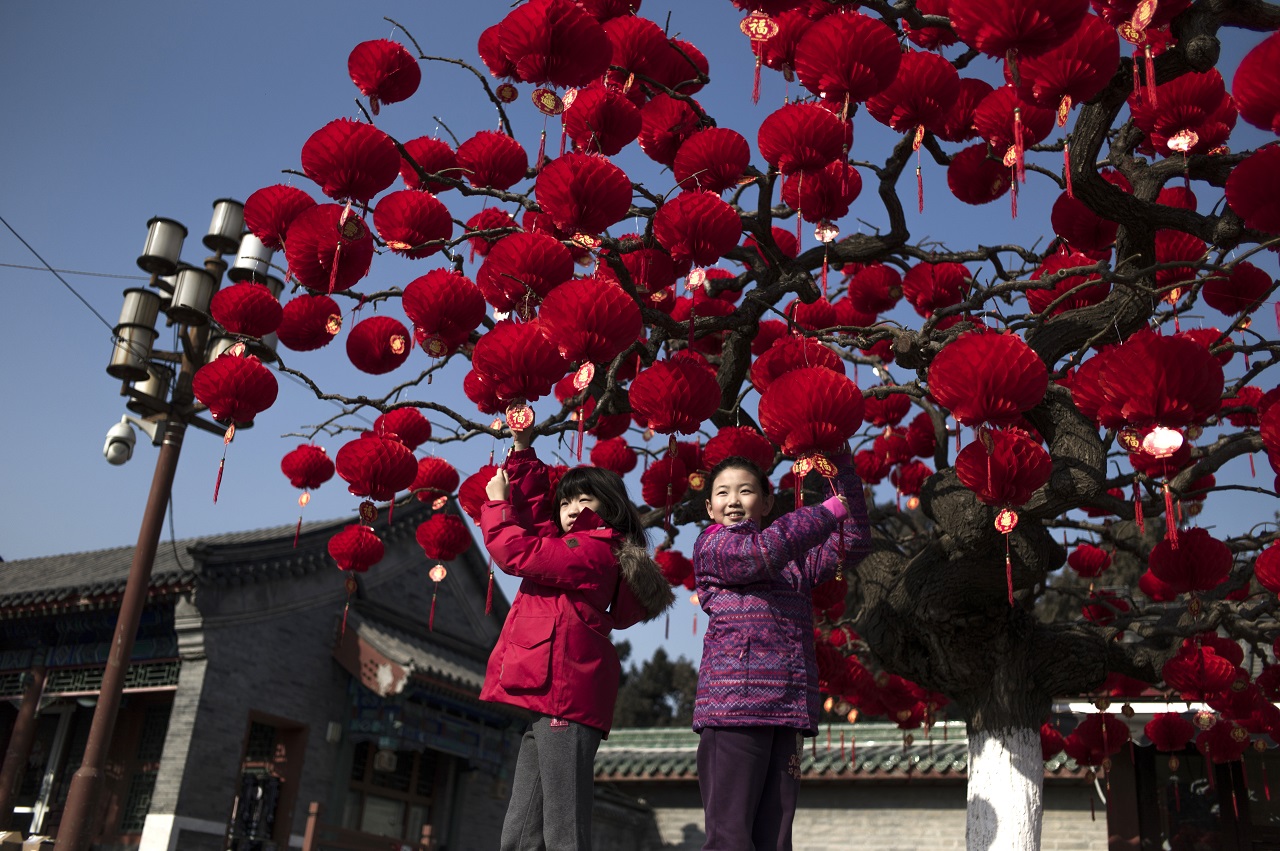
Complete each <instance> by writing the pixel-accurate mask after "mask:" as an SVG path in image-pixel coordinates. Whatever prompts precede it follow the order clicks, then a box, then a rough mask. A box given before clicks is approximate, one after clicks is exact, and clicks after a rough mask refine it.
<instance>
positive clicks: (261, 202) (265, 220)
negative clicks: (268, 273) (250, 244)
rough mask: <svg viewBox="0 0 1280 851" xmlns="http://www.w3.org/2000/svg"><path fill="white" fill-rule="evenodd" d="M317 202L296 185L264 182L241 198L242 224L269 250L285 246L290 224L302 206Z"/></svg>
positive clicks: (304, 207)
mask: <svg viewBox="0 0 1280 851" xmlns="http://www.w3.org/2000/svg"><path fill="white" fill-rule="evenodd" d="M315 205H316V202H315V199H314V198H312V197H311V196H310V195H308V194H307V193H306V192H303V191H302V190H301V189H299V188H298V187H296V186H285V185H283V184H279V183H277V184H276V185H275V186H265V187H263V188H262V189H259V190H257V191H256V192H254V193H253V194H252V195H250V196H249V198H248V199H247V200H246V201H245V202H244V226H245V227H246V228H248V229H249V231H250V232H251V233H252V234H253V235H254V236H256V237H257V238H258V239H259V240H261V241H262V244H263V245H264V246H266V247H267V248H269V249H271V250H272V251H279V250H280V249H281V248H283V247H284V242H283V241H284V235H285V232H286V231H288V230H289V225H290V224H292V222H293V220H294V219H295V218H296V217H297V215H298V214H299V213H301V212H302V211H303V210H307V209H310V208H311V207H314V206H315Z"/></svg>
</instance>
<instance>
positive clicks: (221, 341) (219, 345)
mask: <svg viewBox="0 0 1280 851" xmlns="http://www.w3.org/2000/svg"><path fill="white" fill-rule="evenodd" d="M237 342H238V341H237V340H236V338H235V337H229V336H227V335H226V334H210V335H209V343H208V345H207V346H205V350H204V362H205V363H212V362H213V361H215V360H217V359H218V358H219V357H221V356H222V355H223V354H225V353H226V351H227V349H229V348H231V347H232V346H234V345H235V344H236V343H237Z"/></svg>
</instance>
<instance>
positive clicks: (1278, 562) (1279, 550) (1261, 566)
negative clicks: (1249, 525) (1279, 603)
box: [1253, 544, 1280, 594]
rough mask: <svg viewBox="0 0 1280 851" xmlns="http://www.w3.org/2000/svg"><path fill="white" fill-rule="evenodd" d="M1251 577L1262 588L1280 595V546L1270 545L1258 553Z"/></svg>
mask: <svg viewBox="0 0 1280 851" xmlns="http://www.w3.org/2000/svg"><path fill="white" fill-rule="evenodd" d="M1253 575H1254V576H1255V577H1257V579H1258V584H1259V585H1261V586H1262V587H1263V588H1266V589H1267V590H1268V591H1270V592H1271V593H1272V594H1280V544H1272V545H1271V546H1269V547H1267V548H1266V549H1264V550H1263V551H1262V552H1260V553H1258V557H1257V558H1256V559H1254V561H1253Z"/></svg>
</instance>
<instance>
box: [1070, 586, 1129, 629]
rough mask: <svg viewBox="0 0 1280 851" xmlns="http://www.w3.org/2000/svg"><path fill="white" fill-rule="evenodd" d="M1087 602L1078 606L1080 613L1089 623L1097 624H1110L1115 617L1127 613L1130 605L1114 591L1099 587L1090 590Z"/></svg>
mask: <svg viewBox="0 0 1280 851" xmlns="http://www.w3.org/2000/svg"><path fill="white" fill-rule="evenodd" d="M1088 600H1089V602H1087V603H1085V604H1084V605H1083V606H1081V607H1080V615H1081V617H1083V618H1084V619H1085V620H1087V621H1088V622H1089V623H1092V624H1097V625H1098V626H1103V627H1106V626H1111V625H1112V624H1113V623H1115V622H1116V618H1117V617H1119V616H1120V615H1122V614H1125V613H1127V612H1128V611H1129V610H1130V609H1131V608H1132V607H1131V606H1130V605H1129V601H1128V600H1126V599H1124V598H1123V597H1121V596H1120V595H1119V594H1117V593H1116V592H1115V591H1109V590H1107V589H1105V588H1100V589H1098V590H1096V591H1090V592H1089V597H1088Z"/></svg>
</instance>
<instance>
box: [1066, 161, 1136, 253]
mask: <svg viewBox="0 0 1280 851" xmlns="http://www.w3.org/2000/svg"><path fill="white" fill-rule="evenodd" d="M1099 174H1100V175H1101V176H1102V178H1103V179H1104V180H1106V181H1107V182H1108V183H1110V184H1112V185H1113V186H1116V187H1119V188H1120V189H1121V190H1123V191H1124V192H1129V191H1131V189H1130V186H1129V181H1128V180H1127V179H1126V178H1125V176H1124V175H1122V174H1121V173H1120V172H1118V171H1116V170H1115V169H1103V170H1102V171H1100V172H1099ZM1050 222H1051V223H1052V224H1053V230H1054V233H1056V234H1057V235H1058V236H1060V237H1062V238H1063V239H1064V240H1066V242H1067V244H1068V245H1069V246H1070V247H1071V248H1073V249H1075V250H1076V251H1081V252H1086V253H1093V252H1107V253H1108V254H1110V249H1111V246H1112V244H1113V243H1114V242H1115V241H1116V231H1117V230H1118V229H1119V227H1120V226H1119V225H1118V224H1116V223H1115V222H1113V221H1111V220H1110V219H1104V218H1102V217H1101V216H1099V215H1098V214H1097V213H1095V212H1093V211H1092V210H1090V209H1089V208H1088V207H1086V206H1085V205H1084V202H1083V201H1080V200H1078V199H1077V198H1075V197H1074V196H1072V195H1070V194H1068V193H1066V192H1063V193H1062V194H1061V195H1059V196H1058V200H1057V201H1054V202H1053V211H1052V212H1051V213H1050Z"/></svg>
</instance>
